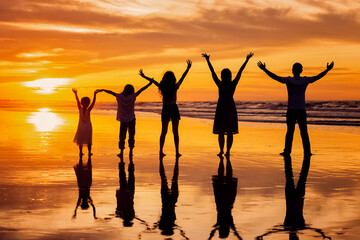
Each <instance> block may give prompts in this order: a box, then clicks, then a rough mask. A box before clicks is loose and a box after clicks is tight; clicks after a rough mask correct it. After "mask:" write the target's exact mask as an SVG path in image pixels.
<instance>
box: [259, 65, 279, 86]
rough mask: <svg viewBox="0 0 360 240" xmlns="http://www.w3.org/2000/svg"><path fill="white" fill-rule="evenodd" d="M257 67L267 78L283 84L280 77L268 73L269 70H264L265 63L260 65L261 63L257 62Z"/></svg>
mask: <svg viewBox="0 0 360 240" xmlns="http://www.w3.org/2000/svg"><path fill="white" fill-rule="evenodd" d="M257 65H258V67H259V68H260V69H261V70H263V71H264V72H265V73H266V74H267V75H268V76H269V77H271V78H272V79H274V80H276V81H278V82H281V83H284V82H283V80H282V77H280V76H278V75H276V74H274V73H272V72H270V71H269V70H267V69H266V65H265V63H262V62H260V61H259V62H258V64H257Z"/></svg>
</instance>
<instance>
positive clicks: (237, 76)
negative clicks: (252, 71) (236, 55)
mask: <svg viewBox="0 0 360 240" xmlns="http://www.w3.org/2000/svg"><path fill="white" fill-rule="evenodd" d="M253 55H254V53H253V52H250V53H249V54H248V55H247V56H246V60H245V62H244V63H243V65H242V66H241V67H240V69H239V71H238V73H237V74H236V77H235V78H234V81H233V82H234V83H235V85H237V84H238V82H239V80H240V77H241V73H242V72H243V70H244V68H245V67H246V64H247V63H248V61H249V59H250V58H251V57H252V56H253Z"/></svg>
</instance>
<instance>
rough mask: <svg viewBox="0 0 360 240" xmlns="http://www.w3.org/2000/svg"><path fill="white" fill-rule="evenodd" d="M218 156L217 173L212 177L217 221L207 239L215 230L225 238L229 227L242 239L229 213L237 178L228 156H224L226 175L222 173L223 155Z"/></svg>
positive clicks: (210, 237) (235, 190)
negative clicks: (234, 176) (234, 175)
mask: <svg viewBox="0 0 360 240" xmlns="http://www.w3.org/2000/svg"><path fill="white" fill-rule="evenodd" d="M219 158H220V162H219V167H218V175H214V176H213V177H212V182H213V189H214V197H215V203H216V210H217V221H216V224H215V225H214V226H213V230H212V231H211V233H210V236H209V239H212V238H213V237H214V235H215V232H216V231H217V230H218V231H219V237H220V238H227V237H228V236H229V234H230V229H232V230H233V231H234V235H235V236H236V237H237V238H238V239H242V238H241V237H240V235H239V233H238V232H237V231H236V228H235V224H234V219H233V216H232V213H231V211H232V208H233V205H234V202H235V198H236V192H237V182H238V179H237V178H233V172H232V166H231V162H230V157H229V156H227V157H226V175H224V171H225V169H224V157H223V156H222V155H220V156H219Z"/></svg>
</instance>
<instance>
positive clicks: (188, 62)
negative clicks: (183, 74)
mask: <svg viewBox="0 0 360 240" xmlns="http://www.w3.org/2000/svg"><path fill="white" fill-rule="evenodd" d="M186 63H187V68H191V65H192V62H191V60H190V59H188V60H186Z"/></svg>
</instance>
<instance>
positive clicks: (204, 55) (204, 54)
mask: <svg viewBox="0 0 360 240" xmlns="http://www.w3.org/2000/svg"><path fill="white" fill-rule="evenodd" d="M202 56H203V57H204V58H205V59H206V60H209V59H210V55H207V54H206V53H203V54H202Z"/></svg>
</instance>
